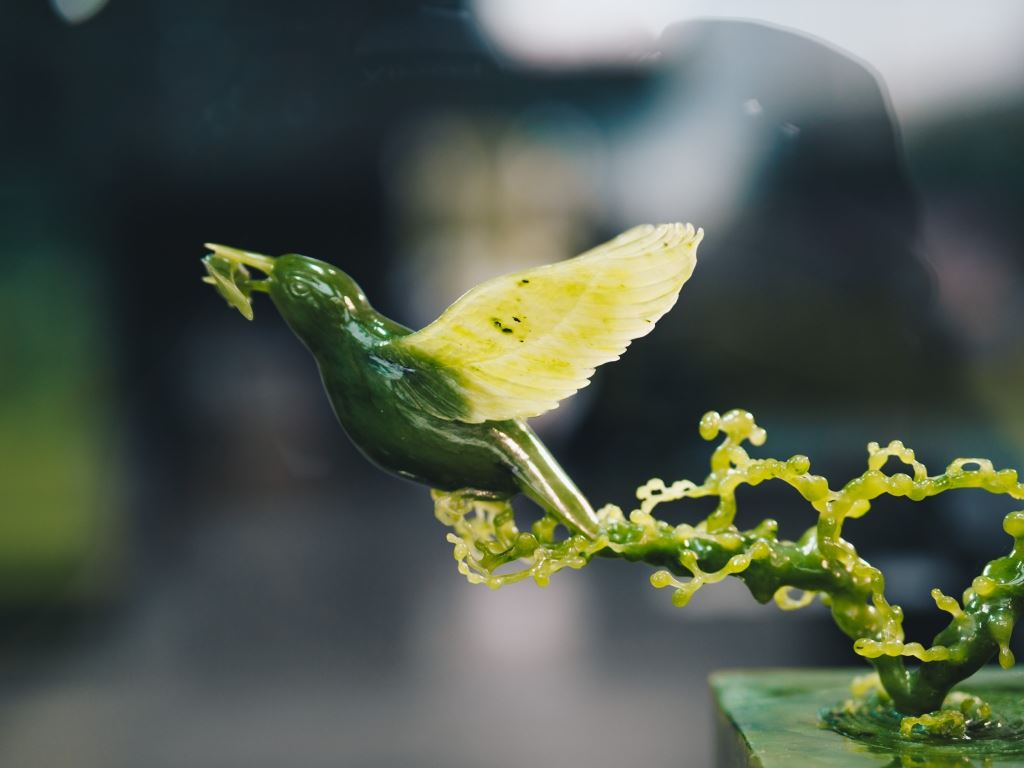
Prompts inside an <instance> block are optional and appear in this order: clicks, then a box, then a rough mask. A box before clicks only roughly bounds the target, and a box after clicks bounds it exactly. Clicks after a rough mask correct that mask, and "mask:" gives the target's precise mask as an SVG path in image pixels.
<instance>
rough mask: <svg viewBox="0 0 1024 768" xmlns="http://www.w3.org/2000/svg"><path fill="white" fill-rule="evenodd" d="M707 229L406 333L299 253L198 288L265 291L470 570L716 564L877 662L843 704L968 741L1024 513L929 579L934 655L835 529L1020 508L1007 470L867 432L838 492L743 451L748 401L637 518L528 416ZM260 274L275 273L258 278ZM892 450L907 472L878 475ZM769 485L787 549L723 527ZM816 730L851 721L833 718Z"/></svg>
mask: <svg viewBox="0 0 1024 768" xmlns="http://www.w3.org/2000/svg"><path fill="white" fill-rule="evenodd" d="M702 234H703V233H702V232H701V231H700V230H695V229H694V228H693V227H692V226H690V225H680V224H671V225H662V226H659V227H652V226H644V227H637V228H634V229H632V230H630V231H629V232H626V233H624V234H622V235H620V236H619V237H617V238H615V239H614V240H612V241H610V242H608V243H605V244H603V245H601V246H598V247H597V248H595V249H594V250H592V251H589V252H587V253H585V254H583V255H582V256H579V257H577V258H575V259H570V260H567V261H564V262H560V263H558V264H554V265H549V266H545V267H540V268H537V269H532V270H527V271H524V272H518V273H513V274H511V275H504V276H501V277H498V278H494V279H493V280H490V281H487V282H485V283H483V284H482V285H480V286H478V287H477V288H474V289H473V290H472V291H470V292H469V293H467V294H466V295H465V296H463V297H462V298H461V299H459V300H458V301H457V302H456V303H455V304H453V305H452V307H450V308H449V309H448V310H447V311H446V312H445V313H444V314H443V315H442V316H441V317H440V318H438V320H436V321H435V322H434V323H432V324H431V325H429V326H427V327H426V328H424V329H423V330H421V331H418V332H415V333H414V332H412V331H411V330H410V329H408V328H405V327H404V326H402V325H400V324H398V323H396V322H394V321H392V320H390V319H388V318H386V317H384V316H383V315H381V314H379V313H378V312H376V311H375V310H374V309H373V308H372V307H371V306H370V304H369V302H368V301H367V299H366V296H365V295H363V293H362V291H361V290H360V289H359V287H358V286H357V285H356V283H355V282H354V281H353V280H352V279H351V278H350V277H349V276H348V275H346V274H345V273H344V272H342V271H341V270H340V269H338V268H337V267H334V266H332V265H330V264H327V263H325V262H322V261H317V260H315V259H310V258H308V257H305V256H299V255H296V254H287V255H284V256H279V257H276V258H271V257H269V256H263V255H261V254H255V253H250V252H247V251H240V250H237V249H234V248H228V247H225V246H209V247H210V249H211V251H212V252H211V253H210V254H209V255H208V256H207V257H206V259H205V260H204V263H205V266H206V269H207V272H208V275H207V277H206V278H205V280H206V282H208V283H210V284H212V285H213V286H214V287H215V288H216V289H217V291H218V292H219V293H220V294H221V296H222V297H223V298H224V299H225V300H226V301H227V302H228V303H229V304H230V305H232V306H234V307H235V308H236V309H238V310H239V311H240V312H241V313H242V314H243V315H245V316H246V317H247V318H249V319H251V318H252V306H251V298H252V293H253V292H254V291H258V292H265V293H268V294H269V295H270V298H271V300H272V301H273V303H274V304H275V306H276V307H277V309H278V310H279V311H280V313H281V314H282V316H283V317H284V319H285V321H286V322H287V323H288V325H289V326H290V327H291V328H292V330H293V331H294V332H295V334H296V335H297V336H298V337H299V338H300V339H301V340H302V341H303V343H304V344H305V345H306V346H307V348H308V349H309V351H310V352H311V353H312V355H313V357H314V358H315V360H316V362H317V364H318V366H319V368H320V372H321V375H322V378H323V382H324V386H325V388H326V390H327V394H328V396H329V398H330V400H331V403H332V405H333V407H334V411H335V413H336V415H337V417H338V420H339V421H340V422H341V424H342V425H343V427H344V428H345V430H346V431H347V432H348V434H349V436H350V437H351V438H352V440H353V442H354V443H355V444H356V445H357V446H358V447H359V448H360V450H361V451H362V452H363V453H364V454H365V455H366V456H367V458H369V459H370V460H371V461H372V462H374V463H376V464H377V465H378V466H380V467H382V468H383V469H385V470H387V471H390V472H393V473H395V474H398V475H400V476H402V477H405V478H408V479H412V480H415V481H418V482H421V483H424V484H426V485H428V486H430V487H431V488H432V494H433V498H434V503H435V514H436V516H437V518H438V519H439V520H440V521H441V522H443V523H444V524H445V525H447V526H449V527H450V528H451V529H452V532H451V533H449V534H448V540H449V542H451V543H452V544H453V545H454V548H455V551H454V554H455V559H456V561H457V563H458V569H459V571H460V572H461V573H462V574H463V575H464V576H465V577H466V578H467V579H468V580H469V581H470V582H472V583H474V584H486V585H488V586H490V587H492V588H497V587H501V586H504V585H506V584H510V583H514V582H517V581H521V580H524V579H533V580H534V581H535V582H536V583H537V584H539V585H541V586H544V585H546V584H547V583H548V582H549V580H550V578H551V576H552V575H553V574H555V573H557V572H558V571H560V570H563V569H565V568H572V569H580V568H582V567H584V566H586V565H587V564H588V563H589V562H591V561H592V560H593V558H595V557H606V558H621V559H625V560H629V561H636V562H643V563H647V564H649V565H652V566H654V567H655V568H657V570H656V571H655V572H654V573H653V574H652V575H651V577H650V580H651V584H652V585H653V586H655V587H657V588H664V589H670V590H671V594H672V601H673V602H674V603H675V604H676V605H677V606H680V607H681V606H685V605H686V604H687V603H688V602H689V601H690V600H691V599H692V597H693V595H694V594H695V593H696V592H697V591H698V590H699V589H701V588H702V587H704V586H705V585H708V584H714V583H717V582H719V581H722V580H723V579H725V578H726V577H728V576H734V577H736V578H738V579H740V580H741V581H743V582H744V583H745V584H746V586H747V587H748V589H749V590H750V592H751V594H752V595H753V597H754V598H755V599H756V600H757V601H759V602H761V603H766V602H768V601H770V600H774V601H775V603H776V605H778V607H779V608H781V609H783V610H794V609H798V608H801V607H804V606H806V605H808V604H810V603H811V602H812V601H813V600H814V599H815V598H820V600H821V601H822V602H823V603H825V604H826V605H827V606H828V607H829V609H830V611H831V614H832V617H833V619H834V620H835V622H836V624H837V625H838V627H839V628H840V630H842V631H843V632H844V633H845V634H846V635H848V636H849V637H850V638H852V639H853V641H854V645H853V649H854V651H855V652H856V653H857V654H859V655H860V656H862V657H864V658H865V659H867V661H868V662H869V663H870V664H871V665H872V666H873V667H874V669H875V671H876V673H877V679H873V681H874V685H869V686H867V687H866V688H865V689H864V690H862V691H860V695H859V696H857V697H856V698H855V701H858V702H862V703H863V702H868V701H869V700H870V701H871V702H874V703H873V704H871V706H874V705H875V704H877V702H878V700H879V697H880V696H881V697H884V700H885V706H887V707H888V708H889V711H891V712H895V713H897V714H898V715H899V717H900V718H902V720H901V721H900V723H901V725H900V730H901V731H902V732H903V734H904V736H905V737H907V738H914V737H917V736H920V735H922V734H925V735H927V734H933V735H939V736H942V737H956V736H966V734H967V733H968V731H969V729H970V727H972V725H971V724H974V723H977V722H988V721H989V718H988V714H987V710H986V709H985V705H984V703H983V702H978V701H973V700H972V701H968V700H966V699H962V698H957V697H956V696H954V697H953V698H949V694H950V691H951V689H952V688H953V686H954V685H956V684H957V683H959V682H960V681H962V680H964V679H966V678H968V677H969V676H971V675H972V674H974V673H975V672H976V671H977V670H978V669H980V668H981V667H982V666H983V665H984V664H986V663H987V662H988V661H989V660H990V659H992V658H993V657H996V658H998V661H999V663H1000V664H1001V665H1002V666H1003V667H1004V668H1008V667H1010V666H1012V665H1013V663H1014V659H1013V654H1012V652H1011V651H1010V648H1009V641H1010V634H1011V632H1012V630H1013V627H1014V624H1015V622H1016V621H1017V620H1018V618H1019V617H1020V615H1021V613H1022V611H1024V511H1011V512H1010V513H1009V514H1007V515H1006V518H1005V520H1004V530H1005V531H1006V533H1007V534H1008V535H1009V536H1010V537H1011V538H1012V539H1013V547H1012V548H1011V550H1010V552H1009V553H1008V554H1007V555H1006V556H1004V557H1000V558H997V559H995V560H993V561H991V562H990V563H988V565H987V566H985V568H984V570H983V572H982V573H981V575H979V576H978V577H977V578H976V579H974V581H973V583H972V584H971V586H970V587H969V588H968V589H967V590H966V591H965V592H964V593H963V596H962V600H961V601H958V600H957V599H956V598H954V597H952V596H948V595H944V594H942V593H941V592H939V591H938V590H933V592H932V597H933V599H934V600H935V603H936V606H937V608H938V609H939V610H941V611H944V612H946V613H948V614H949V615H950V621H949V624H948V626H947V627H946V628H945V629H944V630H943V631H941V632H940V633H939V634H938V635H936V637H935V638H933V640H932V642H931V643H930V644H928V645H927V646H926V645H924V644H922V643H920V642H911V641H907V639H906V638H905V637H904V632H903V628H902V623H903V614H902V611H901V609H900V608H899V606H896V605H892V604H890V603H889V602H888V601H887V600H886V598H885V591H884V590H885V579H884V577H883V575H882V573H881V572H880V571H879V570H878V569H877V568H875V567H873V566H872V565H870V564H869V563H868V562H867V561H865V560H864V559H863V558H862V557H861V556H860V555H859V554H858V553H857V550H856V548H855V547H854V546H853V544H852V543H850V542H849V541H847V540H846V539H844V538H843V535H842V534H843V526H844V523H845V522H846V521H847V520H849V519H856V518H859V517H863V516H864V515H866V514H867V513H868V512H869V511H870V510H871V506H872V501H873V500H874V499H876V498H878V497H879V496H883V495H889V496H896V497H904V498H907V499H909V500H911V501H920V500H922V499H925V498H928V497H931V496H935V495H937V494H940V493H945V492H947V491H953V490H958V489H964V488H981V489H984V490H986V491H988V492H990V493H993V494H1001V495H1006V496H1009V497H1010V498H1012V499H1021V498H1024V485H1022V484H1021V483H1020V482H1018V479H1017V473H1016V471H1014V470H1012V469H1004V470H996V469H995V468H994V467H993V466H992V464H991V463H990V462H989V461H987V460H985V459H957V460H955V461H953V462H952V463H951V464H950V465H949V466H948V467H947V468H946V469H945V471H944V472H942V473H940V474H937V475H929V474H928V470H927V468H926V467H925V466H924V465H923V464H922V463H921V462H919V461H917V459H916V457H915V455H914V452H913V451H912V450H911V449H909V448H907V447H906V446H904V445H903V444H902V443H901V442H899V441H893V442H891V443H889V444H888V445H885V446H882V445H879V444H877V443H871V444H870V445H869V446H868V460H867V468H866V470H865V471H864V472H863V474H861V475H860V476H858V477H855V478H853V479H852V480H850V481H849V482H847V483H845V484H844V485H842V486H841V487H839V488H832V487H831V486H830V484H829V481H828V480H827V479H826V478H824V477H822V476H820V475H816V474H813V473H812V472H811V462H810V460H809V459H808V458H807V457H806V456H799V455H798V456H792V457H790V458H788V459H785V460H780V459H772V458H756V457H752V456H751V455H750V453H748V446H753V447H759V446H761V445H763V444H764V442H765V439H766V432H765V430H763V429H762V428H760V427H759V426H758V425H757V424H756V423H755V421H754V418H753V416H752V415H751V414H750V413H748V412H746V411H742V410H732V411H729V412H727V413H725V414H719V413H716V412H713V411H712V412H709V413H707V414H705V415H704V417H703V418H702V419H701V421H700V425H699V429H700V434H701V436H702V437H703V438H704V439H705V440H709V441H711V440H716V439H720V443H719V444H718V446H717V447H716V448H715V449H714V451H713V452H712V454H711V460H710V472H709V473H708V475H707V476H706V477H705V478H704V480H703V481H702V482H700V483H695V482H691V481H689V480H679V481H676V482H673V483H670V484H669V483H665V482H663V481H662V480H658V479H655V480H651V481H649V482H647V483H645V484H644V485H642V486H641V487H640V488H638V489H637V493H636V495H637V498H638V500H639V505H638V506H637V508H636V509H633V510H631V511H630V512H629V513H628V514H626V513H625V512H624V511H623V510H622V509H620V508H618V507H615V506H605V507H604V508H602V509H600V510H598V511H597V512H594V510H593V509H592V508H591V506H590V504H589V503H588V502H587V500H586V499H585V498H584V496H583V495H582V493H580V491H579V490H578V489H577V487H576V486H575V484H574V483H573V482H572V480H571V479H570V478H569V477H568V475H567V474H566V473H565V472H564V471H563V470H562V468H561V467H560V466H559V465H558V463H557V462H556V461H555V459H554V457H553V456H552V455H551V454H550V452H548V450H547V449H546V448H545V447H544V445H543V444H542V443H541V442H540V440H539V439H538V438H537V436H536V435H535V434H534V433H533V431H532V430H531V429H530V428H529V426H528V425H527V424H526V421H525V420H526V419H527V418H528V417H530V416H535V415H537V414H539V413H543V412H544V411H546V410H549V409H551V408H553V407H556V406H557V403H558V402H559V401H560V400H562V399H564V398H565V397H567V396H569V395H571V394H572V393H574V392H575V391H577V390H578V389H580V388H581V387H583V386H586V384H587V382H588V380H589V378H590V376H591V375H592V374H593V372H594V368H595V367H596V366H598V365H601V364H603V363H605V362H609V361H611V360H615V359H617V358H618V356H619V355H620V354H621V353H622V352H623V351H624V350H625V348H626V346H628V344H629V343H630V341H632V340H633V339H636V338H638V337H640V336H643V335H645V334H646V333H647V332H649V331H650V330H651V329H652V328H653V326H654V323H655V322H656V321H657V320H658V319H659V318H660V317H661V316H662V315H663V314H664V313H665V312H667V311H668V310H669V309H671V307H672V306H673V304H674V303H675V301H676V297H677V296H678V294H679V291H680V289H681V288H682V286H683V284H684V283H685V282H686V280H687V279H688V278H689V277H690V274H691V272H692V271H693V268H694V264H695V262H696V249H697V246H698V244H699V242H700V239H701V237H702ZM250 268H251V269H254V270H258V271H259V272H261V273H263V274H264V275H266V277H265V278H263V279H259V280H254V279H252V277H251V275H250V273H249V269H250ZM891 460H895V461H896V462H897V463H900V464H902V465H903V466H904V467H905V470H904V471H901V472H889V471H887V467H889V466H890V464H891ZM768 480H774V481H779V482H782V483H785V484H787V485H789V486H790V487H791V488H792V489H793V490H794V491H795V495H796V496H797V497H799V498H801V499H802V500H803V501H804V502H805V503H808V504H809V505H810V506H811V507H812V508H813V510H814V511H815V512H816V513H817V520H816V522H815V524H814V525H812V526H811V527H809V528H808V529H807V530H806V531H805V532H804V533H803V535H802V536H800V538H798V539H797V540H796V541H788V540H784V539H780V538H779V536H778V525H777V523H776V522H775V521H774V520H771V519H767V520H764V521H762V522H761V523H759V524H758V525H757V526H755V527H754V528H751V529H749V530H740V529H739V528H738V527H737V526H736V525H735V522H734V521H735V517H736V492H737V490H738V489H739V488H741V487H743V486H757V485H760V484H761V483H763V482H765V481H768ZM517 493H523V494H525V495H526V496H528V497H529V498H530V499H532V500H533V501H534V502H536V503H537V504H538V505H539V506H540V507H541V509H542V510H543V511H544V516H543V517H542V518H541V519H540V520H539V521H538V522H536V523H534V524H533V525H532V526H531V528H530V531H528V532H527V531H520V530H519V528H518V527H517V526H516V523H515V519H514V514H513V510H512V505H511V498H512V497H513V496H514V495H515V494H517ZM703 497H715V498H716V499H717V506H716V507H715V509H714V510H713V511H712V512H711V514H710V515H708V516H707V518H705V519H704V520H701V521H700V522H698V523H696V524H693V525H691V524H681V525H673V524H670V523H668V522H665V521H664V520H660V519H658V517H656V516H655V511H656V509H657V507H658V506H659V505H660V504H663V503H665V502H669V501H675V500H680V499H688V498H703ZM559 526H562V528H564V532H563V531H561V530H560V529H559ZM908 659H913V660H914V662H915V664H914V667H913V668H911V667H908V665H907V660H908ZM865 691H867V692H866V693H865ZM871 697H874V698H871ZM856 706H860V705H853V704H851V705H850V707H848V710H849V711H853V710H852V709H850V708H851V707H852V708H853V709H855V708H856ZM864 706H868V704H864ZM849 711H847V712H846V713H845V714H849ZM841 714H842V713H841ZM826 722H830V724H832V725H833V727H835V728H836V729H837V730H840V731H842V718H841V717H839V718H838V719H834V720H832V721H830V720H829V718H828V717H826Z"/></svg>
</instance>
